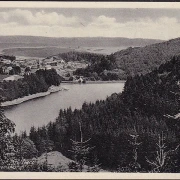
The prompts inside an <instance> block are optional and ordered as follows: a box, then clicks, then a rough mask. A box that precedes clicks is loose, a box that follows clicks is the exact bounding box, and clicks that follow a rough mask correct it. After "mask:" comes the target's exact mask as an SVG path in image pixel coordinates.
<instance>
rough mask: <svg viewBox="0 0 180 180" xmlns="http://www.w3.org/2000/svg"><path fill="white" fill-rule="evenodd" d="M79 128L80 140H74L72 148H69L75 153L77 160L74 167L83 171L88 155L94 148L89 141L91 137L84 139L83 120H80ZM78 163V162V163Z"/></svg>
mask: <svg viewBox="0 0 180 180" xmlns="http://www.w3.org/2000/svg"><path fill="white" fill-rule="evenodd" d="M79 128H80V141H74V140H72V139H71V141H72V150H69V151H70V152H72V153H73V157H74V160H75V163H73V164H74V167H73V168H74V169H75V170H76V171H80V172H82V171H83V168H84V165H85V164H86V162H87V156H88V154H89V153H90V151H91V150H92V149H93V147H89V145H88V142H89V141H90V140H91V138H89V139H88V140H86V141H84V140H83V133H82V126H81V122H79ZM76 163H77V164H76Z"/></svg>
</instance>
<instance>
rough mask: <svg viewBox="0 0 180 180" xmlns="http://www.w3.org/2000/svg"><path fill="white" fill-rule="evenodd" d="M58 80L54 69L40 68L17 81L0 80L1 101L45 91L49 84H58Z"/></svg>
mask: <svg viewBox="0 0 180 180" xmlns="http://www.w3.org/2000/svg"><path fill="white" fill-rule="evenodd" d="M60 82H61V78H60V76H59V75H58V74H57V72H56V70H55V69H51V70H42V69H41V70H38V71H36V73H35V74H30V75H25V76H24V78H23V79H19V80H17V81H9V82H6V81H3V82H0V89H1V91H0V95H1V96H2V97H3V100H2V101H11V100H13V99H17V98H21V97H24V96H28V95H30V94H35V93H39V92H46V91H47V90H48V88H49V87H50V86H51V85H55V86H58V85H59V84H60Z"/></svg>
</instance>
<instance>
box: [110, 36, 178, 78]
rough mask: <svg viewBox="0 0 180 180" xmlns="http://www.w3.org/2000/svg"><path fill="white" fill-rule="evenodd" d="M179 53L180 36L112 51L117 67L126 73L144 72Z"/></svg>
mask: <svg viewBox="0 0 180 180" xmlns="http://www.w3.org/2000/svg"><path fill="white" fill-rule="evenodd" d="M179 53H180V38H177V39H172V40H169V41H166V42H161V43H156V44H152V45H147V46H145V47H134V48H128V49H125V50H121V51H118V52H116V53H114V54H113V55H114V56H115V59H116V63H117V66H118V68H120V69H122V70H123V71H125V72H126V73H127V75H135V74H141V73H142V74H145V73H148V72H150V71H151V70H153V69H155V68H157V67H158V66H159V65H160V64H162V63H165V62H167V61H169V59H170V58H171V57H172V56H174V55H176V54H179Z"/></svg>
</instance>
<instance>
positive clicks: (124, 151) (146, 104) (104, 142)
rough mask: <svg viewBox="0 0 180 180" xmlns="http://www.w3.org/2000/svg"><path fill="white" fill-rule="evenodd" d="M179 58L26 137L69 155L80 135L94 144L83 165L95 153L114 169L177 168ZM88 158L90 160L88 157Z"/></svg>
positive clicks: (62, 112) (67, 112) (64, 112)
mask: <svg viewBox="0 0 180 180" xmlns="http://www.w3.org/2000/svg"><path fill="white" fill-rule="evenodd" d="M179 69H180V58H179V57H173V59H172V60H171V61H169V62H167V63H166V64H163V65H161V66H160V67H159V68H158V69H156V70H154V71H152V72H151V73H148V74H146V75H136V76H135V77H129V78H128V79H127V82H126V84H125V87H124V91H123V92H122V93H121V94H112V95H111V96H110V97H108V98H107V99H106V100H101V101H96V103H89V104H87V103H84V104H83V106H82V109H80V110H77V109H75V110H74V111H72V110H71V108H68V109H66V110H60V112H59V116H58V117H57V119H56V121H55V122H50V123H49V124H48V125H47V126H46V127H45V126H44V127H41V128H38V129H36V128H35V127H32V128H31V131H30V136H29V138H30V139H31V140H32V141H33V142H34V143H35V146H36V147H37V150H38V152H40V154H41V153H42V149H41V147H40V143H39V142H42V141H45V140H46V139H48V141H50V142H51V144H53V149H54V150H57V151H60V152H62V153H63V154H64V155H66V156H67V157H70V158H72V159H73V157H74V156H73V154H72V153H71V151H69V150H70V149H71V148H72V146H73V143H72V140H74V141H77V142H80V139H81V135H82V134H83V138H84V139H85V140H87V139H90V140H89V141H88V146H89V147H94V148H93V149H92V150H91V152H90V153H89V154H88V156H87V159H86V163H87V164H89V165H92V164H93V163H94V159H95V158H93V157H96V158H97V159H98V160H99V162H100V164H101V167H102V168H104V169H107V170H112V171H118V172H180V169H179V155H180V150H179V140H180V136H179V128H180V124H179V121H178V119H175V118H174V115H176V114H178V112H179V83H178V81H179V78H180V71H179ZM88 158H89V160H88Z"/></svg>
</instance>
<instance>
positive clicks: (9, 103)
mask: <svg viewBox="0 0 180 180" xmlns="http://www.w3.org/2000/svg"><path fill="white" fill-rule="evenodd" d="M64 90H68V89H66V88H64V87H61V86H50V87H49V89H48V91H46V92H40V93H36V94H31V95H28V96H24V97H22V98H17V99H14V100H12V101H5V102H2V103H1V105H0V107H8V106H13V105H18V104H21V103H23V102H25V101H29V100H32V99H36V98H40V97H44V96H47V95H50V94H51V93H55V92H58V91H64Z"/></svg>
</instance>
